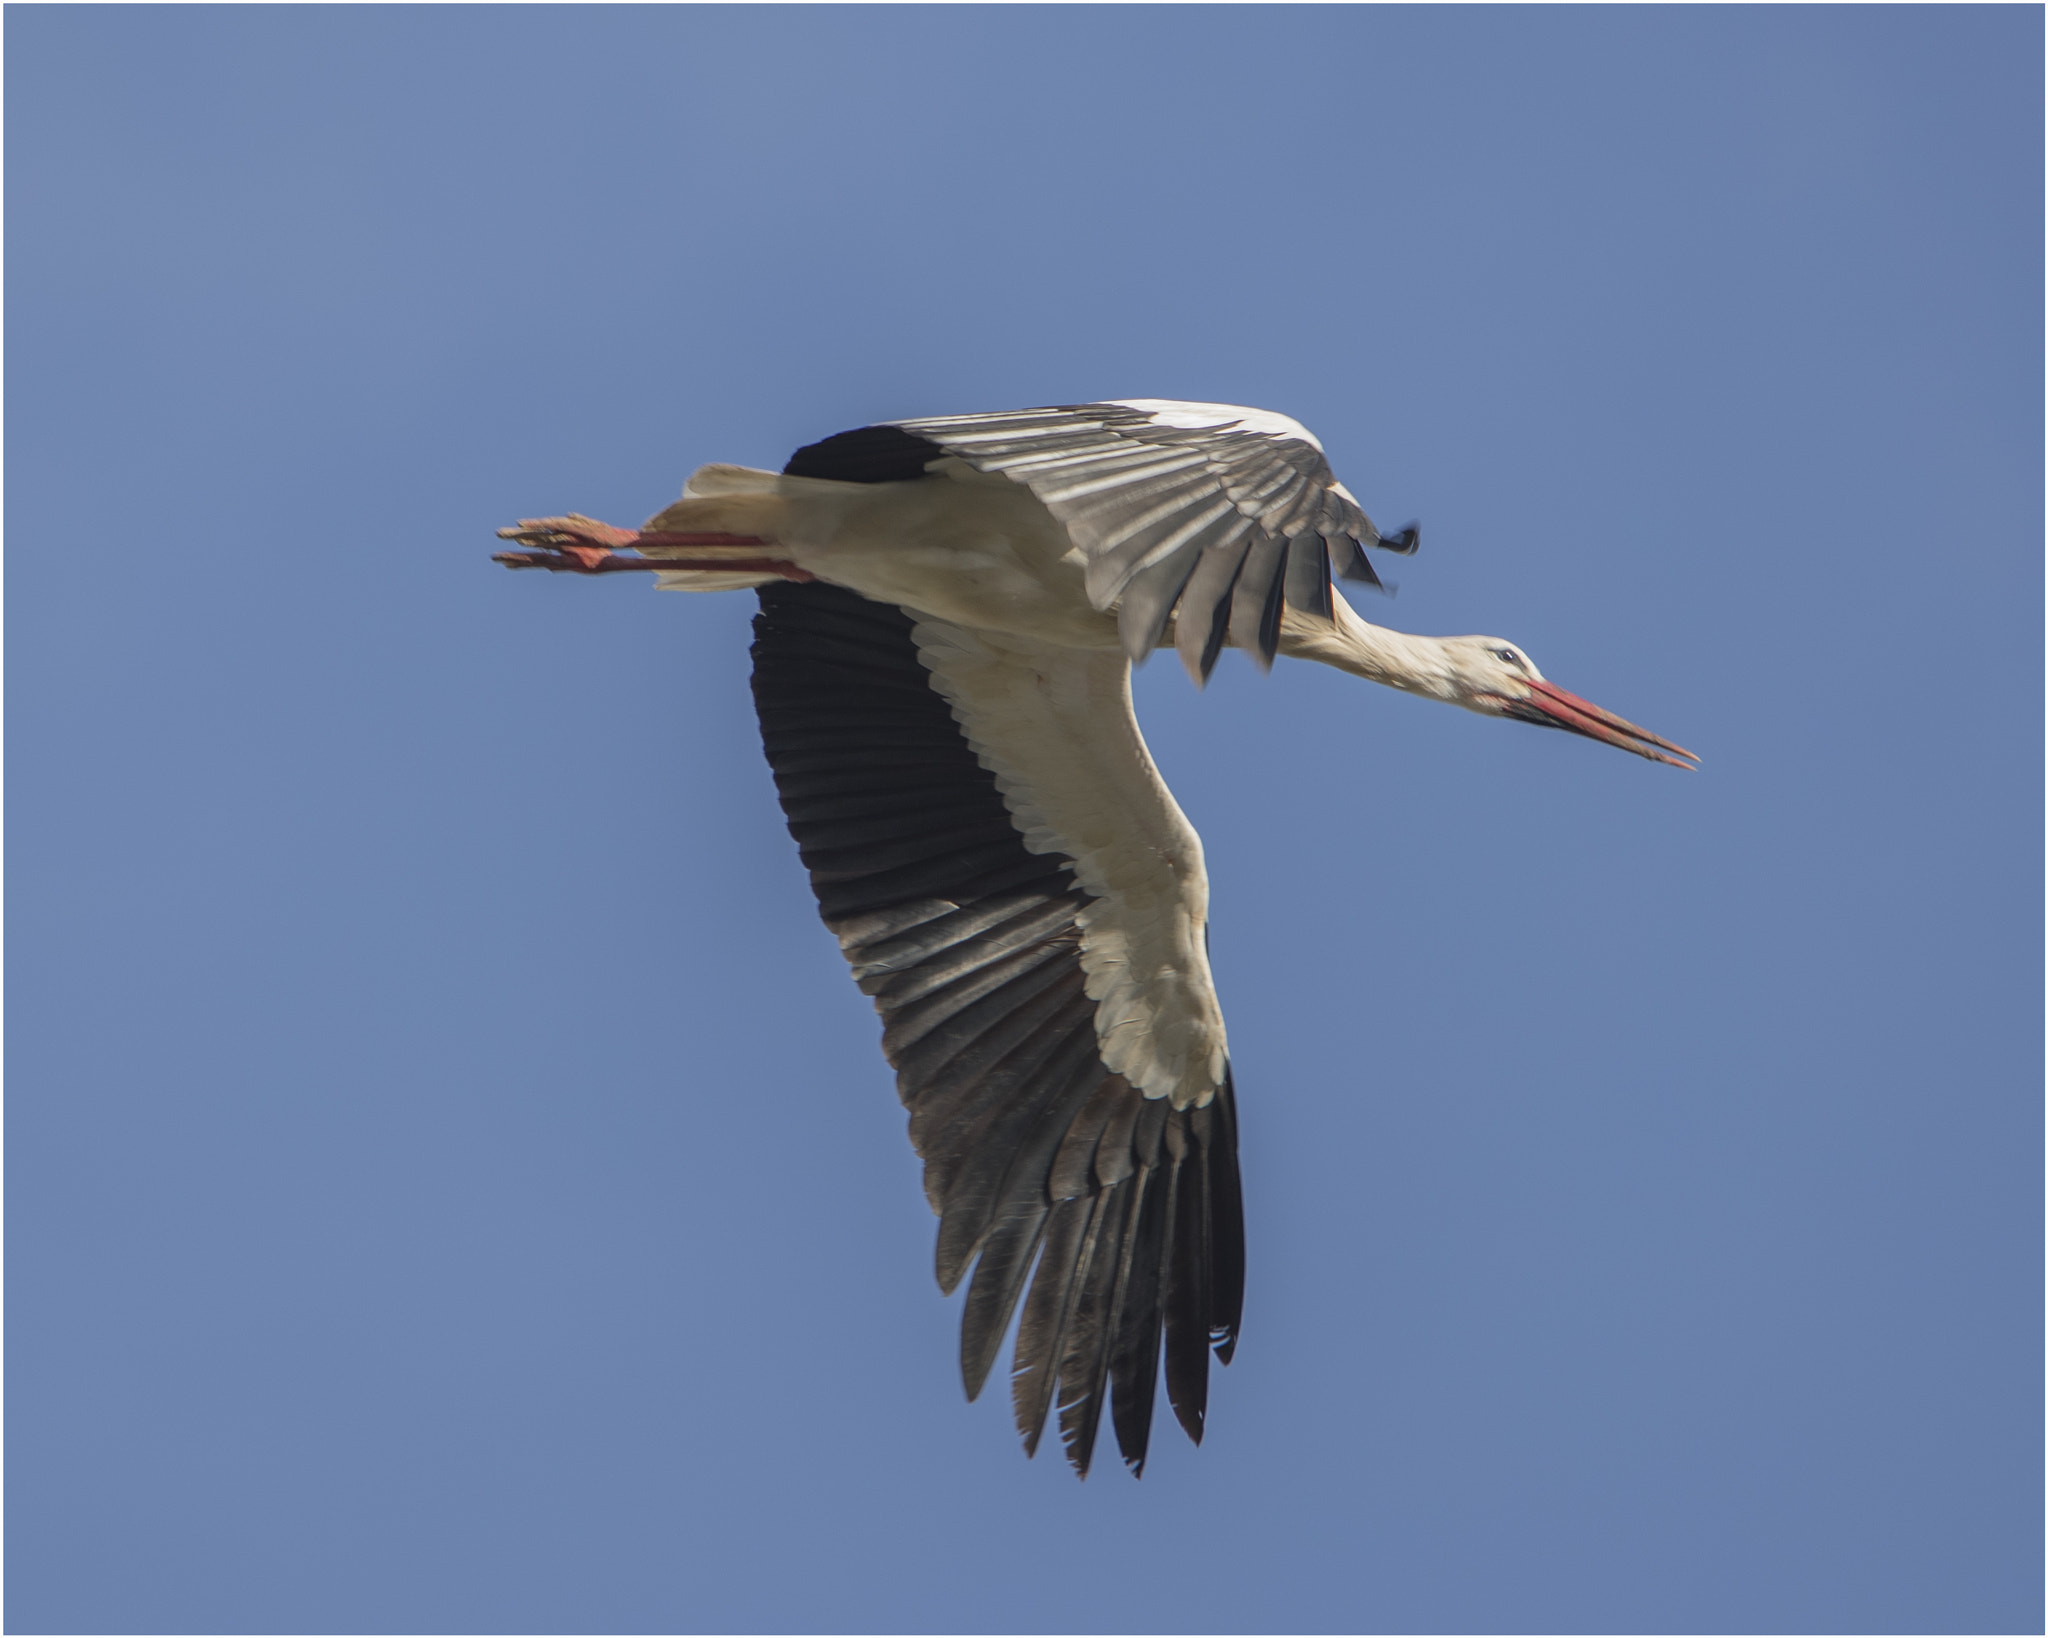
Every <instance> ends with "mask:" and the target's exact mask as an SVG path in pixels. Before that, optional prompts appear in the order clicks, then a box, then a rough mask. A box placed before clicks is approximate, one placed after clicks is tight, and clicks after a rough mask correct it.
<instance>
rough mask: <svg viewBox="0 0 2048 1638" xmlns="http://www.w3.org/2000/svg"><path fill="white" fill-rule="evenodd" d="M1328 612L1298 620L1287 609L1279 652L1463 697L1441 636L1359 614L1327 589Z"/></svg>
mask: <svg viewBox="0 0 2048 1638" xmlns="http://www.w3.org/2000/svg"><path fill="white" fill-rule="evenodd" d="M1330 601H1331V604H1332V609H1331V614H1332V618H1331V619H1330V620H1329V621H1328V622H1325V621H1322V620H1303V619H1299V618H1297V617H1296V616H1295V615H1294V614H1293V613H1292V611H1290V612H1289V613H1288V615H1287V618H1286V621H1285V623H1284V624H1283V625H1282V626H1281V628H1280V652H1281V653H1282V654H1285V655H1288V656H1289V657H1290V658H1293V659H1297V660H1320V661H1321V662H1322V663H1323V664H1324V665H1333V666H1335V667H1336V668H1337V669H1338V670H1339V671H1348V672H1350V673H1351V675H1352V676H1354V677H1363V678H1365V679H1366V681H1368V682H1376V683H1384V684H1386V686H1387V687H1389V688H1400V689H1405V690H1407V691H1408V692H1410V693H1415V694H1427V695H1429V696H1430V697H1431V698H1433V699H1440V700H1448V701H1450V702H1452V703H1453V704H1459V703H1462V701H1460V700H1459V699H1458V696H1457V691H1456V689H1455V688H1454V686H1453V684H1452V680H1451V679H1452V670H1453V668H1452V666H1451V663H1450V656H1449V655H1448V654H1447V653H1446V652H1445V645H1444V640H1443V639H1442V638H1441V637H1415V636H1411V635H1410V634H1409V633H1407V632H1405V631H1389V630H1388V629H1387V628H1386V627H1385V626H1375V625H1373V624H1371V623H1370V622H1368V621H1365V620H1361V619H1360V618H1359V617H1358V613H1357V611H1356V610H1354V609H1353V608H1352V607H1351V605H1350V604H1349V603H1347V602H1345V601H1344V599H1343V598H1342V597H1340V596H1338V595H1337V594H1336V592H1335V591H1334V590H1332V592H1331V594H1330Z"/></svg>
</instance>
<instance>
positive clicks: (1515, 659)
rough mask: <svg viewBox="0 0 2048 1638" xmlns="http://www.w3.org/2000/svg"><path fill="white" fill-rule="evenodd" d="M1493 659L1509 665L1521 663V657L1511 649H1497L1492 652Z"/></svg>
mask: <svg viewBox="0 0 2048 1638" xmlns="http://www.w3.org/2000/svg"><path fill="white" fill-rule="evenodd" d="M1493 657H1494V658H1495V659H1496V660H1505V661H1507V663H1508V664H1509V665H1520V664H1521V663H1522V656H1521V655H1519V654H1517V653H1516V652H1515V651H1514V650H1513V649H1511V648H1497V649H1495V650H1494V651H1493Z"/></svg>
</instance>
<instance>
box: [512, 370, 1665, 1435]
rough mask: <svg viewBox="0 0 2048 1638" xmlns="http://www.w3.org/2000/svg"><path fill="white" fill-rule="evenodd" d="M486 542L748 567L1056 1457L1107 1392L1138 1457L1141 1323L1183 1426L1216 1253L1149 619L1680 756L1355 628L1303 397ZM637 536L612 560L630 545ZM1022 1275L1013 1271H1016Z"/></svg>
mask: <svg viewBox="0 0 2048 1638" xmlns="http://www.w3.org/2000/svg"><path fill="white" fill-rule="evenodd" d="M500 533H501V534H502V535H504V536H505V537H506V538H509V539H512V540H515V541H517V542H518V543H519V544H520V546H521V547H522V548H523V549H522V550H518V551H512V552H505V553H501V554H499V555H500V559H501V561H504V562H506V563H508V564H510V565H511V566H513V567H519V568H527V567H544V568H551V569H570V570H575V571H577V572H582V573H607V572H612V571H615V570H619V569H626V568H641V569H654V570H656V571H657V581H658V584H660V585H661V586H663V587H664V588H667V589H674V590H694V591H724V590H732V589H737V588H740V587H747V586H758V587H762V588H764V590H763V591H762V604H763V613H762V615H761V616H760V618H759V619H758V620H757V623H756V629H757V634H758V640H757V642H756V645H755V657H756V671H755V695H756V701H757V704H758V706H759V708H760V713H761V718H762V726H763V733H764V740H765V742H766V746H767V750H768V754H769V760H770V763H771V765H772V766H773V768H774V771H775V774H776V779H777V785H778V789H779V791H780V793H781V795H782V799H783V804H784V808H785V811H786V812H787V814H788V815H789V818H790V826H791V830H792V832H793V833H794V834H795V836H796V838H797V840H798V842H799V844H800V846H801V847H802V849H803V854H804V858H805V862H806V863H807V864H808V865H809V866H810V868H811V872H812V879H813V883H814V886H815V887H816V889H817V891H818V894H819V900H820V907H821V910H822V911H823V913H824V915H825V918H826V921H827V924H828V925H829V926H831V927H832V928H833V930H834V931H835V932H837V933H838V934H839V937H840V941H841V944H842V946H843V947H844V948H845V949H846V951H847V954H848V957H849V960H850V961H851V962H852V963H853V967H854V972H855V976H856V978H857V979H858V980H859V981H860V983H861V985H862V987H863V988H864V989H867V990H868V991H869V993H870V994H872V995H874V997H875V999H876V1005H877V1007H878V1009H879V1010H880V1011H881V1013H882V1016H883V1019H884V1023H885V1030H884V1037H883V1044H884V1049H885V1051H887V1052H888V1054H889V1056H890V1060H891V1062H892V1063H894V1064H895V1065H896V1067H897V1070H898V1082H899V1089H900V1090H901V1092H902V1094H903V1097H904V1101H905V1103H906V1104H907V1105H908V1106H909V1108H910V1110H911V1135H912V1138H913V1141H915V1142H916V1143H917V1145H918V1149H919V1152H920V1154H922V1155H923V1156H924V1157H925V1160H926V1163H927V1164H926V1188H927V1194H928V1196H929V1197H930V1199H931V1202H932V1205H933V1208H934V1210H936V1211H937V1212H939V1214H940V1217H941V1226H940V1242H939V1275H940V1281H941V1284H942V1285H943V1286H944V1287H945V1288H946V1289H948V1290H950V1289H952V1287H953V1285H954V1284H955V1283H956V1282H957V1281H958V1280H960V1279H961V1278H962V1277H964V1276H965V1274H966V1273H967V1271H968V1269H969V1268H970V1266H971V1267H972V1269H973V1281H972V1284H971V1286H970V1290H969V1295H968V1301H967V1311H966V1315H965V1318H964V1321H963V1327H962V1368H963V1374H964V1376H965V1379H966V1382H967V1387H968V1392H969V1394H970V1396H972V1395H973V1394H975V1393H976V1392H978V1391H979V1389H980V1386H981V1384H982V1381H983V1379H984V1377H985V1375H986V1373H987V1370H988V1368H989V1364H990V1362H991V1361H992V1360H993V1357H994V1354H995V1350H996V1347H997V1346H998V1344H999V1343H1000V1341H1001V1337H1002V1334H1003V1331H1004V1329H1005V1327H1006V1326H1007V1324H1008V1322H1009V1319H1010V1316H1011V1313H1012V1311H1013V1309H1014V1308H1015V1306H1016V1304H1017V1302H1018V1300H1019V1297H1020V1296H1023V1297H1024V1310H1023V1316H1022V1319H1021V1320H1020V1322H1019V1326H1018V1338H1017V1350H1016V1354H1017V1357H1016V1371H1015V1375H1014V1377H1013V1395H1014V1398H1015V1400H1016V1411H1017V1418H1018V1422H1019V1426H1020V1428H1021V1430H1022V1431H1023V1433H1024V1436H1025V1441H1026V1447H1027V1449H1035V1448H1036V1445H1037V1442H1038V1438H1039V1435H1040V1433H1041V1431H1042V1429H1043V1426H1044V1424H1045V1421H1046V1418H1047V1416H1048V1415H1049V1413H1050V1410H1051V1408H1052V1406H1053V1405H1054V1404H1055V1402H1056V1403H1057V1405H1058V1408H1059V1412H1060V1426H1061V1431H1062V1436H1063V1438H1064V1440H1065V1442H1066V1445H1067V1449H1068V1454H1069V1456H1070V1459H1072V1460H1073V1462H1074V1463H1075V1465H1076V1467H1077V1468H1079V1469H1080V1470H1081V1471H1082V1472H1084V1473H1085V1472H1086V1470H1087V1466H1088V1462H1089V1458H1090V1454H1091V1451H1092V1448H1093V1444H1094V1438H1095V1432H1096V1428H1097V1424H1098V1422H1099V1419H1100V1417H1101V1414H1102V1412H1103V1410H1104V1407H1105V1401H1106V1400H1109V1399H1110V1398H1111V1396H1112V1391H1113V1398H1114V1406H1113V1419H1114V1423H1115V1427H1116V1432H1117V1437H1118V1442H1119V1445H1120V1447H1121V1448H1122V1451H1123V1454H1124V1456H1125V1459H1126V1460H1127V1461H1128V1462H1129V1463H1130V1465H1131V1466H1132V1467H1133V1469H1134V1470H1136V1469H1141V1468H1142V1465H1143V1461H1144V1455H1145V1450H1146V1441H1147V1436H1148V1429H1149V1423H1150V1417H1151V1405H1152V1395H1153V1391H1154V1379H1155V1377H1156V1376H1157V1373H1158V1368H1159V1358H1160V1354H1161V1346H1162V1337H1163V1344H1164V1355H1165V1362H1166V1382H1167V1390H1168V1396H1169V1398H1170V1400H1171V1401H1172V1403H1173V1405H1174V1409H1175V1411H1176V1414H1177V1415H1178V1416H1179V1418H1180V1420H1181V1422H1182V1424H1183V1426H1184V1427H1186V1428H1187V1430H1188V1432H1189V1433H1190V1434H1191V1435H1192V1436H1194V1437H1196V1438H1197V1439H1199V1437H1200V1432H1201V1426H1202V1419H1203V1415H1204V1407H1205V1403H1206V1370H1207V1364H1206V1362H1207V1359H1208V1357H1209V1353H1210V1351H1211V1349H1212V1348H1213V1350H1214V1351H1215V1353H1216V1354H1217V1355H1218V1357H1220V1358H1222V1359H1224V1360H1227V1359H1228V1358H1229V1356H1230V1352H1231V1349H1232V1348H1233V1347H1234V1345H1235V1338H1236V1332H1237V1326H1238V1314H1239V1307H1240V1302H1241V1289H1242V1278H1243V1255H1242V1223H1241V1213H1240V1209H1239V1206H1238V1196H1237V1168H1236V1154H1235V1130H1236V1125H1235V1122H1236V1115H1235V1100H1234V1090H1233V1086H1232V1079H1231V1071H1230V1063H1229V1054H1228V1044H1227V1039H1226V1036H1225V1032H1224V1025H1223V1017H1222V1012H1221V1009H1220V1006H1219V1005H1218V1002H1217V999H1216V994H1215V989H1214V985H1213V983H1212V982H1211V978H1210V972H1209V962H1208V954H1207V933H1206V928H1207V921H1208V881H1207V877H1206V875H1205V873H1204V869H1203V861H1202V846H1201V841H1200V839H1199V838H1198V837H1197V836H1196V834H1195V832H1194V829H1193V827H1192V826H1190V825H1189V823H1188V821H1187V819H1186V817H1185V816H1184V815H1183V814H1182V813H1181V811H1180V808H1179V806H1178V805H1177V804H1176V803H1175V802H1174V800H1173V796H1172V794H1171V793H1170V792H1169V791H1168V790H1167V788H1166V786H1165V784H1164V782H1163V781H1162V780H1161V779H1160V777H1159V774H1158V771H1157V769H1156V768H1155V767H1154V766H1153V763H1152V760H1151V758H1150V756H1149V755H1148V754H1147V753H1146V750H1145V744H1144V739H1143V737H1142V735H1141V734H1140V733H1139V730H1138V725H1137V722H1136V719H1135V717H1134V715H1133V713H1132V709H1131V695H1130V681H1129V667H1130V661H1131V659H1132V658H1133V657H1143V656H1144V655H1145V654H1147V653H1149V652H1151V651H1152V650H1153V649H1154V648H1155V647H1158V646H1163V645H1170V646H1172V647H1174V648H1175V649H1177V650H1178V652H1179V654H1180V656H1181V658H1182V660H1183V661H1184V663H1185V664H1186V665H1187V667H1188V669H1189V670H1190V672H1191V673H1192V674H1193V675H1194V676H1195V677H1196V678H1197V680H1201V679H1205V678H1206V677H1207V675H1208V673H1209V671H1210V669H1211V668H1212V667H1213V666H1214V664H1215V663H1216V659H1217V656H1218V654H1219V652H1220V651H1221V649H1222V648H1224V647H1226V646H1236V647H1240V648H1243V649H1245V650H1247V651H1249V652H1250V653H1251V654H1252V656H1253V657H1254V659H1255V660H1257V661H1258V662H1259V663H1260V664H1262V665H1263V664H1269V663H1270V662H1271V660H1272V659H1273V657H1274V656H1275V655H1276V654H1286V655H1290V656H1294V657H1299V658H1302V659H1312V660H1317V661H1320V662H1322V663H1324V664H1329V665H1333V666H1336V667H1338V668H1339V669H1341V670H1345V671H1348V672H1351V673H1352V674H1354V675H1357V676H1361V677H1365V678H1368V679H1370V680H1372V681H1375V682H1380V683H1385V684H1388V685H1390V686H1393V687H1398V688H1402V689H1404V690H1407V691H1410V692H1415V693H1420V694H1424V695H1427V696H1429V697H1432V698H1436V699H1441V700H1443V701H1445V702H1446V703H1450V704H1455V705H1460V706H1463V707H1465V708H1467V709H1469V710H1474V711H1479V712H1482V713H1484V714H1488V715H1496V716H1508V717H1515V718H1518V719H1521V720H1524V721H1530V722H1535V723H1539V724H1542V725H1544V726H1550V727H1561V728H1565V729H1568V730H1570V731H1572V732H1575V733H1579V734H1584V735H1587V736H1588V737H1592V738H1598V739H1601V740H1604V741H1606V742H1607V743H1609V744H1612V745H1616V746H1619V747H1621V748H1622V749H1625V750H1629V751H1633V752H1635V753H1636V754H1638V755H1641V756H1645V757H1649V758H1652V759H1653V760H1657V761H1662V762H1668V763H1673V764H1674V765H1677V766H1687V765H1689V760H1681V759H1689V758H1690V753H1687V752H1684V751H1681V750H1680V749H1679V748H1678V747H1676V746H1674V745H1671V744H1670V743H1669V742H1668V741H1665V740H1662V739H1659V738H1658V737H1657V736H1655V735H1654V734H1650V733H1648V732H1646V731H1645V730H1643V729H1640V728H1637V727H1635V726H1634V725H1632V724H1630V723H1627V722H1625V721H1624V720H1622V719H1621V718H1619V717H1615V716H1613V715H1611V714H1610V713H1608V712H1605V711H1603V710H1601V709H1600V708H1599V707H1597V706H1594V705H1591V704H1590V703H1588V702H1586V701H1584V700H1581V699H1578V698H1577V697H1576V696H1573V695H1570V694H1567V693H1565V692H1564V691H1563V690H1562V689H1559V688H1557V687H1555V685H1553V684H1551V683H1549V682H1547V681H1545V680H1544V678H1543V677H1542V674H1541V673H1540V672H1539V671H1537V669H1536V668H1535V666H1534V665H1533V664H1532V663H1531V662H1530V661H1529V660H1528V658H1527V656H1526V655H1524V654H1523V653H1522V652H1521V651H1520V650H1519V649H1518V648H1516V647H1515V646H1514V645H1512V644H1510V643H1507V642H1505V641H1503V640H1501V639H1498V638H1490V637H1461V638H1430V637H1415V636H1410V635H1407V634H1404V633H1400V632H1394V631H1389V630H1386V629H1384V628H1381V627H1377V626H1374V625H1371V624H1369V623H1368V622H1366V621H1364V620H1362V619H1360V618H1359V617H1358V615H1357V614H1356V612H1355V611H1353V610H1352V609H1351V608H1350V606H1349V605H1348V604H1347V603H1345V601H1344V600H1343V599H1342V598H1341V597H1339V596H1338V595H1337V594H1336V592H1335V590H1334V588H1333V587H1332V585H1331V575H1332V569H1333V566H1334V568H1335V569H1336V570H1337V572H1339V573H1341V574H1342V575H1344V576H1345V577H1347V578H1351V579H1356V580H1361V581H1364V582H1367V583H1373V584H1376V583H1377V580H1376V576H1375V575H1374V574H1373V571H1372V569H1371V566H1370V564H1369V563H1368V562H1367V560H1366V557H1365V549H1366V548H1368V547H1384V548H1387V549H1392V550H1397V551H1412V550H1413V549H1414V547H1415V544H1416V539H1417V535H1416V531H1415V530H1414V529H1413V528H1410V529H1407V530H1404V531H1402V532H1401V533H1400V534H1399V535H1396V536H1392V537H1386V538H1383V537H1381V536H1380V534H1379V533H1378V531H1377V530H1376V529H1375V528H1374V526H1373V524H1372V522H1371V520H1370V519H1369V518H1367V517H1366V515H1365V513H1364V512H1363V511H1362V510H1361V509H1360V508H1359V506H1358V504H1357V502H1356V501H1355V500H1354V499H1353V498H1352V496H1351V495H1350V493H1349V492H1348V491H1347V490H1345V489H1344V487H1343V486H1342V485H1341V484H1339V483H1338V482H1337V481H1336V479H1335V477H1334V476H1333V475H1332V473H1331V472H1330V469H1329V467H1328V465H1327V463H1326V462H1325V461H1324V459H1323V455H1322V448H1321V445H1320V444H1319V443H1318V442H1317V441H1316V440H1315V438H1314V437H1313V436H1312V435H1311V434H1310V433H1309V432H1308V431H1307V430H1306V429H1305V428H1303V427H1301V426H1300V425H1299V424H1298V423H1297V422H1294V421H1292V420H1289V419H1288V418H1287V417H1285V416H1282V415H1276V414H1273V413H1271V412H1268V411H1262V410H1249V409H1240V408H1237V407H1234V406H1231V405H1221V404H1194V403H1177V402H1171V401H1166V400H1156V399H1128V400H1120V401H1116V402H1111V403H1103V404H1084V405H1067V406H1056V407H1052V408H1046V409H1036V410H1020V411H1010V412H1001V413H997V414H988V415H965V416H940V417H925V418H920V419H915V420H908V421H901V422H894V423H885V424H882V425H878V426H874V427H866V428H860V429H856V430H855V431H853V432H850V433H842V434H840V435H838V436H837V437H835V438H830V439H826V440H824V441H823V442H822V443H819V444H814V445H810V446H807V447H806V448H805V449H803V450H800V451H798V452H797V455H796V456H795V457H794V458H793V459H792V460H791V462H790V465H789V467H788V468H787V469H786V470H785V471H784V472H782V473H770V472H760V471H755V470H752V469H749V468H745V467H734V466H723V465H714V466H707V467H703V468H700V469H699V470H698V471H697V472H696V473H695V474H694V475H693V476H692V477H691V479H690V481H689V484H688V485H687V486H686V487H685V489H684V492H683V498H682V499H681V500H680V501H678V502H677V503H676V504H675V505H673V506H671V507H669V508H667V509H666V510H665V511H663V512H661V513H659V514H657V515H656V516H655V517H654V518H652V519H650V520H649V522H648V525H647V527H646V528H645V529H644V530H642V531H639V532H637V533H634V532H629V531H625V530H618V529H612V528H610V527H609V526H607V525H603V524H598V523H595V522H593V521H592V520H590V519H587V518H583V517H580V516H576V515H570V516H565V517H557V518H542V519H530V520H527V521H525V522H523V523H522V524H521V525H519V526H518V527H517V528H514V529H507V530H502V531H500ZM629 547H632V548H637V549H638V552H639V554H640V555H638V556H626V555H623V554H624V551H625V549H626V548H629ZM1027 1287H1028V1295H1024V1294H1025V1292H1026V1290H1027Z"/></svg>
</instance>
